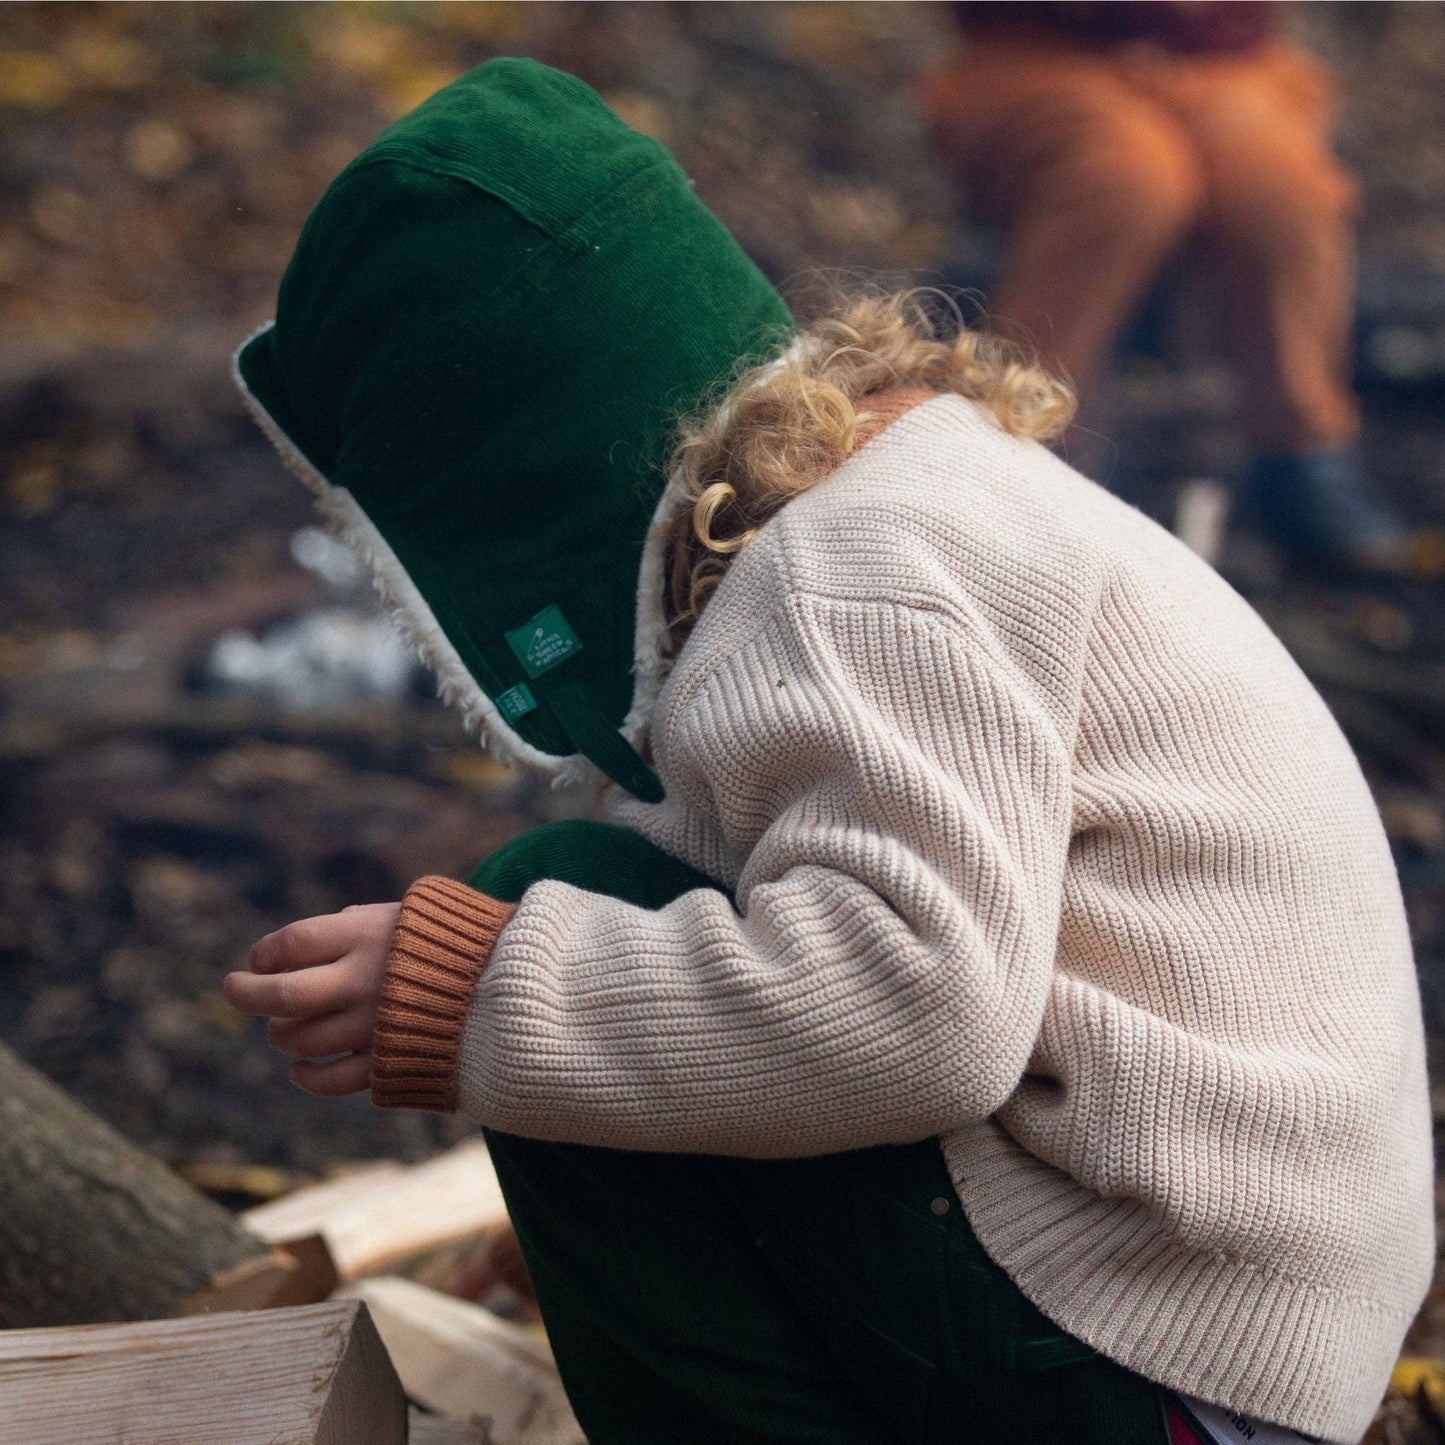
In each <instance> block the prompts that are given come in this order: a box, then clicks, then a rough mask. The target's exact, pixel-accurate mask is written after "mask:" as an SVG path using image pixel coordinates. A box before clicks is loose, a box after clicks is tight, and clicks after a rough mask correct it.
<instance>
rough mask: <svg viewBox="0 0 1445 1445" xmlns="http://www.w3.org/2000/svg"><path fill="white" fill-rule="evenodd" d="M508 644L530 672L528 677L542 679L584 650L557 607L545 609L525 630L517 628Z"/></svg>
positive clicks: (509, 638)
mask: <svg viewBox="0 0 1445 1445" xmlns="http://www.w3.org/2000/svg"><path fill="white" fill-rule="evenodd" d="M507 644H508V646H510V647H511V649H512V651H513V652H515V653H516V654H517V661H518V662H520V663H521V664H522V666H523V667H524V668H526V670H527V676H528V677H540V676H541V675H542V674H543V673H544V672H550V671H551V669H552V668H554V667H556V666H557V664H558V663H559V662H565V661H566V659H567V658H569V657H571V656H572V654H573V653H574V652H580V651H581V650H582V644H581V643H580V642H579V641H578V640H577V634H576V633H575V632H573V631H572V629H571V627H570V626H568V623H567V619H566V618H565V617H563V616H562V609H561V608H560V607H558V606H556V605H555V604H553V605H552V606H551V607H544V608H543V609H542V610H541V611H540V612H539V613H538V614H537V615H536V616H535V617H534V618H533V619H532V620H531V621H530V622H528V623H526V624H524V625H523V626H521V627H514V628H513V629H512V630H511V631H510V632H509V633H508V634H507Z"/></svg>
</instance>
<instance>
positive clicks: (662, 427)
mask: <svg viewBox="0 0 1445 1445" xmlns="http://www.w3.org/2000/svg"><path fill="white" fill-rule="evenodd" d="M791 327H792V322H791V318H790V317H789V314H788V311H787V308H786V307H785V306H784V304H783V303H782V301H781V300H780V299H779V297H778V296H777V294H776V292H774V290H773V289H772V287H771V286H769V284H768V283H767V281H766V280H764V278H763V277H762V275H761V274H760V273H759V272H758V270H757V269H756V267H754V266H753V264H752V263H751V262H750V261H749V260H748V259H747V257H746V256H745V255H744V254H743V252H742V251H741V250H740V249H739V247H738V246H737V244H736V243H735V242H734V241H733V240H732V238H731V237H730V236H729V235H728V233H727V232H726V231H725V230H724V229H723V227H722V226H721V225H720V224H719V223H718V221H717V220H716V219H715V218H714V217H713V216H712V215H711V214H710V213H709V212H708V211H707V210H706V209H705V208H704V207H703V205H702V204H701V203H700V202H699V201H698V200H697V198H696V196H695V195H694V194H693V193H692V190H691V187H690V185H689V182H688V180H687V177H686V176H685V175H684V174H683V172H682V171H681V169H680V168H679V167H678V165H677V163H676V162H675V161H674V160H673V159H672V157H671V156H670V155H669V154H668V153H667V152H666V151H665V150H664V149H663V148H662V147H661V146H660V145H658V144H657V143H656V142H655V141H652V140H649V139H648V138H647V137H645V136H642V135H639V134H637V133H636V132H635V131H632V130H630V129H629V128H628V127H627V126H625V125H624V124H623V123H622V122H621V121H620V120H619V119H618V118H617V117H616V116H615V115H613V114H612V112H611V111H610V110H608V108H607V107H606V105H605V104H604V103H603V102H602V100H601V99H600V97H598V96H597V95H596V94H595V93H594V92H593V91H591V90H590V89H588V87H587V86H585V85H583V84H582V83H581V82H580V81H578V80H575V79H574V78H572V77H571V76H568V75H563V74H561V73H560V72H558V71H555V70H550V69H548V68H547V67H546V66H543V65H538V64H536V63H535V62H532V61H527V60H494V61H491V62H489V63H488V64H486V65H482V66H480V67H478V68H477V69H476V70H473V71H471V72H470V73H469V74H467V75H465V76H463V77H462V78H461V79H460V80H458V81H456V82H455V83H454V84H452V85H449V86H448V87H447V88H446V89H445V90H442V91H440V92H439V93H438V94H436V95H434V96H432V98H431V99H430V100H428V101H426V102H425V104H423V105H421V106H420V107H419V108H418V109H416V110H415V111H413V112H412V113H411V114H410V115H407V116H405V117H404V118H403V119H402V120H400V121H398V122H397V123H396V124H395V125H394V126H392V127H391V128H390V129H389V130H388V131H386V132H385V133H384V134H383V135H382V136H381V138H380V139H379V140H377V141H376V143H375V144H374V145H372V146H370V147H369V148H368V149H367V150H365V151H363V152H362V154H361V155H360V156H358V157H357V158H356V160H354V161H353V162H352V163H351V164H350V165H349V166H347V168H346V169H345V170H344V171H343V172H342V173H341V175H340V176H339V177H338V178H337V179H336V180H335V181H334V182H333V183H332V185H331V186H330V188H329V189H328V190H327V192H326V194H325V195H324V196H323V197H322V199H321V201H320V203H319V204H318V205H317V207H316V209H315V210H314V211H313V212H312V214H311V216H310V218H309V219H308V221H307V223H306V226H305V229H304V230H303V231H302V234H301V239H300V241H299V243H298V244H297V247H296V253H295V255H294V256H293V257H292V260H291V263H290V265H289V266H288V267H287V269H286V274H285V276H284V277H283V279H282V282H281V290H280V296H279V299H278V302H277V312H276V320H275V321H274V322H273V323H270V324H268V325H267V326H265V327H263V328H262V329H261V330H260V331H258V332H257V333H256V334H255V335H253V336H252V337H251V338H250V339H249V340H248V341H247V342H246V343H245V344H244V345H243V346H242V347H241V349H240V351H239V352H238V353H237V356H236V376H237V380H238V382H239V384H240V386H241V388H242V391H243V392H244V394H245V395H246V398H247V401H248V403H249V405H250V406H251V408H252V410H253V412H254V414H255V415H256V418H257V420H258V421H259V422H260V424H261V426H262V428H263V429H264V430H265V432H266V433H267V435H268V436H269V437H270V438H271V440H272V441H273V442H274V443H275V444H276V446H277V448H278V450H279V451H280V452H281V454H282V456H283V458H284V459H285V460H286V462H287V463H288V465H290V466H291V468H292V469H293V470H294V471H295V472H297V474H298V475H299V476H300V477H301V478H302V479H303V480H304V481H305V482H306V483H307V484H308V485H309V486H310V487H311V488H312V489H313V490H314V491H315V492H316V493H317V495H318V497H319V499H320V509H321V511H322V514H323V516H324V517H325V519H326V520H327V521H328V523H329V524H330V525H331V527H332V528H333V530H335V531H336V532H337V533H338V534H340V535H341V536H343V537H344V538H345V539H346V540H347V541H348V542H350V543H351V544H352V545H353V546H354V547H356V549H357V550H358V551H359V552H360V553H361V555H362V556H363V558H364V559H365V560H366V561H367V563H368V564H369V565H370V567H371V569H372V572H373V574H374V576H375V577H376V579H377V582H378V585H379V587H380V588H381V590H382V592H383V594H384V595H385V596H386V597H387V599H388V600H389V601H390V602H391V604H392V605H393V606H394V607H395V608H396V610H397V612H398V614H399V618H400V620H401V621H402V622H403V624H404V625H405V626H406V627H407V628H408V630H409V631H410V633H411V635H412V637H413V639H414V641H415V642H416V643H417V645H418V647H419V649H420V650H421V652H422V654H423V656H424V657H425V658H426V660H427V661H428V662H429V663H430V664H431V666H432V667H433V668H435V670H436V672H437V674H438V676H439V679H440V682H441V688H442V693H443V696H445V697H446V698H447V699H448V700H449V701H452V702H454V703H456V704H458V705H459V706H460V707H461V708H462V710H463V713H464V715H465V716H466V717H467V720H468V722H469V724H471V725H472V726H473V727H474V728H475V729H477V730H478V731H479V732H481V733H482V734H483V736H484V738H485V740H486V742H487V744H488V746H489V747H490V748H491V749H492V751H493V752H494V753H495V754H497V755H498V756H499V757H501V758H503V759H504V760H506V761H510V762H520V763H524V764H530V765H531V766H533V767H536V768H539V769H541V770H543V771H545V772H548V773H551V774H553V775H555V776H557V777H559V778H564V779H565V778H571V777H578V776H582V775H585V773H586V771H587V769H586V766H585V764H583V763H582V759H588V760H590V761H591V763H593V764H595V765H596V767H598V768H600V769H601V771H602V772H603V773H605V774H607V776H608V777H610V778H612V779H613V780H614V781H616V782H619V783H621V784H622V785H623V786H624V787H626V788H628V789H629V790H630V791H631V792H632V793H634V794H635V795H637V796H638V797H640V798H643V799H645V800H647V801H655V800H656V799H658V798H660V797H661V787H660V785H659V783H658V780H657V778H656V776H655V775H654V774H653V773H652V772H651V770H650V769H648V768H647V767H646V765H645V764H644V763H643V762H642V760H641V758H640V757H639V756H638V755H637V753H636V751H635V749H634V747H633V744H634V743H635V742H636V741H637V740H638V738H639V736H640V733H641V730H642V729H643V727H644V726H645V722H646V713H647V711H648V710H649V706H650V701H651V699H650V697H649V695H648V685H647V683H646V682H645V681H644V680H639V679H638V678H635V677H634V664H635V662H636V661H637V660H638V659H640V658H642V657H643V656H644V654H647V653H650V651H651V650H652V649H653V648H654V646H655V642H656V637H655V634H656V632H657V630H658V629H659V627H660V625H661V597H662V575H661V562H660V558H659V557H658V556H657V555H655V554H656V551H657V549H656V548H655V547H653V548H650V549H649V550H648V555H647V557H646V560H644V542H645V541H646V540H647V538H648V533H649V526H650V523H651V521H652V518H653V514H654V512H655V510H656V509H657V506H658V502H659V498H660V496H661V494H662V491H663V486H664V481H665V478H664V472H663V468H664V463H665V459H666V452H667V448H668V444H669V440H670V437H671V435H672V432H673V429H674V426H675V423H676V421H677V419H678V418H679V416H681V415H684V414H686V413H687V412H688V411H690V410H691V409H693V408H694V407H695V406H697V405H698V404H699V403H700V402H702V401H703V400H705V399H706V398H707V397H708V395H709V394H710V392H711V390H712V388H713V387H714V386H715V385H717V384H718V383H719V382H720V381H722V380H724V379H726V378H727V377H728V376H729V375H730V374H731V373H732V372H733V371H734V370H735V369H736V367H737V365H738V363H739V362H740V361H743V360H758V359H762V358H765V357H767V356H769V355H773V354H776V353H777V352H778V351H780V350H781V349H782V347H783V346H784V345H785V344H786V341H787V337H788V334H789V332H790V331H791ZM639 604H640V606H639Z"/></svg>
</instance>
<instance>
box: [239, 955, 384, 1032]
mask: <svg viewBox="0 0 1445 1445" xmlns="http://www.w3.org/2000/svg"><path fill="white" fill-rule="evenodd" d="M354 973H355V970H353V969H350V968H347V967H346V966H345V965H344V964H342V963H327V964H322V965H321V966H320V967H319V968H303V969H301V970H299V971H298V972H295V973H273V974H259V973H228V974H227V975H226V977H225V978H224V979H223V980H222V981H221V992H222V993H223V994H225V996H226V1002H227V1003H229V1004H230V1005H231V1007H232V1008H234V1009H239V1010H240V1011H241V1012H242V1013H243V1014H256V1015H258V1016H263V1017H269V1018H282V1019H299V1018H309V1017H310V1016H311V1015H312V1014H329V1013H336V1012H337V1011H338V1010H340V1009H344V1008H346V1007H348V1006H349V1005H351V1004H354V1003H356V1002H357V983H356V979H355V977H354V976H353V975H354Z"/></svg>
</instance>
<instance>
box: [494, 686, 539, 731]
mask: <svg viewBox="0 0 1445 1445" xmlns="http://www.w3.org/2000/svg"><path fill="white" fill-rule="evenodd" d="M497 706H498V707H499V708H501V710H502V716H503V717H504V718H506V720H507V721H508V722H516V721H517V719H518V718H519V717H526V716H527V714H528V713H529V712H531V711H532V709H533V708H535V707H536V706H537V699H536V698H535V697H533V696H532V694H531V691H530V690H529V689H528V687H527V684H526V683H525V682H519V683H518V684H517V685H516V687H509V688H508V689H507V690H506V692H504V693H503V694H502V695H501V696H500V697H499V698H498V699H497Z"/></svg>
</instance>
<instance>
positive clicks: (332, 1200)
mask: <svg viewBox="0 0 1445 1445" xmlns="http://www.w3.org/2000/svg"><path fill="white" fill-rule="evenodd" d="M506 1218H507V1206H506V1204H505V1203H504V1202H503V1200H502V1191H501V1187H500V1185H498V1183H497V1174H496V1170H495V1169H493V1168H492V1161H491V1158H490V1157H489V1156H488V1154H487V1146H486V1145H485V1144H484V1143H483V1142H482V1141H481V1140H480V1139H469V1140H467V1141H466V1143H464V1144H459V1145H457V1147H456V1148H455V1149H451V1150H449V1151H448V1152H447V1153H445V1154H442V1155H439V1156H438V1157H437V1158H435V1159H432V1160H430V1161H429V1162H427V1163H425V1164H418V1165H416V1166H415V1167H414V1168H411V1169H406V1168H403V1167H401V1166H400V1165H383V1166H380V1167H378V1168H376V1169H370V1170H366V1171H364V1172H362V1173H360V1174H355V1175H347V1176H345V1177H343V1178H341V1179H337V1180H332V1181H330V1182H329V1183H326V1184H314V1185H311V1186H309V1187H307V1188H305V1189H298V1190H297V1191H296V1193H295V1194H288V1195H286V1196H285V1197H284V1198H281V1199H277V1200H275V1201H273V1202H272V1203H270V1204H261V1205H258V1206H257V1207H256V1208H255V1209H251V1210H248V1211H247V1212H246V1213H245V1214H243V1215H242V1216H241V1222H242V1223H243V1224H244V1225H245V1227H246V1228H247V1229H248V1230H250V1231H251V1233H253V1234H254V1235H255V1236H256V1237H257V1238H258V1239H261V1240H264V1241H265V1242H266V1243H267V1244H272V1245H289V1244H292V1243H295V1242H296V1241H297V1240H300V1239H303V1238H306V1237H308V1236H311V1235H320V1236H321V1238H322V1239H323V1240H325V1242H326V1246H327V1248H328V1249H329V1250H330V1252H331V1258H332V1262H333V1263H334V1264H335V1266H336V1273H337V1275H338V1277H339V1278H341V1279H342V1280H351V1279H357V1278H359V1277H360V1276H362V1275H365V1274H370V1273H372V1272H374V1271H376V1270H378V1269H382V1268H384V1267H385V1266H386V1265H388V1264H392V1263H395V1262H396V1261H397V1260H400V1259H405V1258H407V1256H409V1255H414V1254H418V1253H420V1252H421V1251H422V1250H425V1249H433V1248H436V1247H437V1246H439V1245H443V1244H448V1243H451V1242H452V1241H453V1240H457V1239H464V1238H466V1236H468V1235H470V1234H477V1233H480V1232H481V1231H483V1230H487V1229H495V1228H497V1227H498V1226H500V1225H502V1224H504V1223H505V1222H506Z"/></svg>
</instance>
